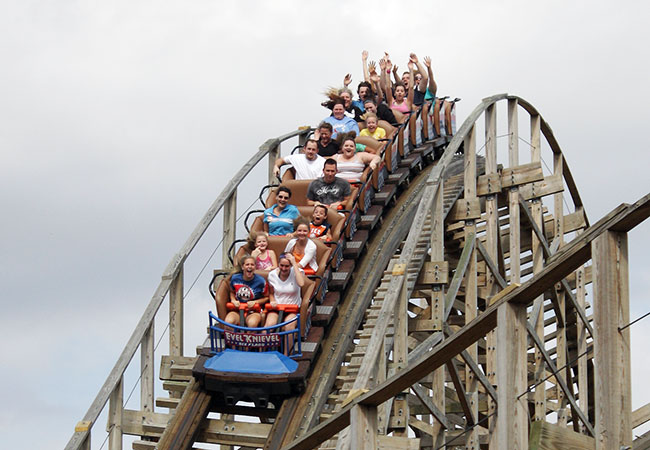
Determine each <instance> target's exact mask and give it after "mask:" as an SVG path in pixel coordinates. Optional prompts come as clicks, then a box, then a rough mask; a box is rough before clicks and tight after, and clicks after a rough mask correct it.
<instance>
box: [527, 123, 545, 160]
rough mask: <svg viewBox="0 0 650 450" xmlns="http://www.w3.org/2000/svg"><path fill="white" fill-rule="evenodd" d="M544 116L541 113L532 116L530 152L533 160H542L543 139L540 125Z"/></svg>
mask: <svg viewBox="0 0 650 450" xmlns="http://www.w3.org/2000/svg"><path fill="white" fill-rule="evenodd" d="M541 123H542V118H541V117H540V116H539V114H534V115H532V116H530V145H531V148H530V154H531V161H540V160H541V157H542V156H541V155H542V139H541V133H540V126H541Z"/></svg>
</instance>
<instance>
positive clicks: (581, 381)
mask: <svg viewBox="0 0 650 450" xmlns="http://www.w3.org/2000/svg"><path fill="white" fill-rule="evenodd" d="M581 234H582V231H579V232H578V233H577V236H578V237H579V236H580V235H581ZM585 278H586V276H585V266H583V265H581V266H580V267H579V268H578V270H577V271H576V302H577V304H578V307H579V308H580V309H582V310H584V309H585V304H586V296H587V291H586V286H585V285H586V279H585ZM576 328H577V336H576V341H577V347H578V349H577V352H578V355H582V354H584V353H585V352H586V351H587V328H586V326H585V323H584V322H583V320H582V316H578V317H577V319H576ZM587 367H588V360H587V358H585V357H580V358H579V359H578V394H579V398H578V401H579V404H580V409H582V410H583V411H589V376H588V370H589V369H588V368H587ZM580 427H581V428H580V431H581V432H582V433H584V432H585V428H584V425H582V424H581V425H580Z"/></svg>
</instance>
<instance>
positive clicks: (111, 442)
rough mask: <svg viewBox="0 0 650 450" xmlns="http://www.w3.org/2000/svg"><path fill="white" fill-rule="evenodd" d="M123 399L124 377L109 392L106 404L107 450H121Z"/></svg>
mask: <svg viewBox="0 0 650 450" xmlns="http://www.w3.org/2000/svg"><path fill="white" fill-rule="evenodd" d="M123 399H124V376H122V378H121V379H120V381H119V382H118V383H117V385H116V386H115V389H113V392H111V396H110V399H109V404H108V424H107V426H106V428H107V431H108V449H109V450H122V411H123V407H122V403H123V401H124V400H123Z"/></svg>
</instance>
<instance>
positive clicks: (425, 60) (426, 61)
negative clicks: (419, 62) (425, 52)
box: [424, 56, 431, 68]
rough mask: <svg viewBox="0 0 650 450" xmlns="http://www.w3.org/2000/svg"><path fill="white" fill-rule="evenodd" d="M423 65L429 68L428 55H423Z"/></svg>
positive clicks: (429, 59) (429, 60)
mask: <svg viewBox="0 0 650 450" xmlns="http://www.w3.org/2000/svg"><path fill="white" fill-rule="evenodd" d="M424 65H425V66H427V67H428V68H431V58H429V57H428V56H425V57H424Z"/></svg>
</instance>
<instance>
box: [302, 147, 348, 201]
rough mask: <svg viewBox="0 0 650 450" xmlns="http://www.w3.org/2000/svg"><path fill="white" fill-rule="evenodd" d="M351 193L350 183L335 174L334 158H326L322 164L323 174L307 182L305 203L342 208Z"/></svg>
mask: <svg viewBox="0 0 650 450" xmlns="http://www.w3.org/2000/svg"><path fill="white" fill-rule="evenodd" d="M351 194H352V188H351V187H350V183H348V182H347V181H345V180H343V179H341V178H339V177H337V176H336V160H335V159H332V158H328V159H327V160H325V165H324V166H323V176H322V177H320V178H316V179H315V180H314V181H312V182H311V183H309V188H308V189H307V204H308V205H312V206H313V205H319V204H321V205H325V206H327V207H328V208H333V209H335V210H336V209H343V208H344V207H345V205H346V204H347V202H348V200H349V199H350V195H351Z"/></svg>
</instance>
